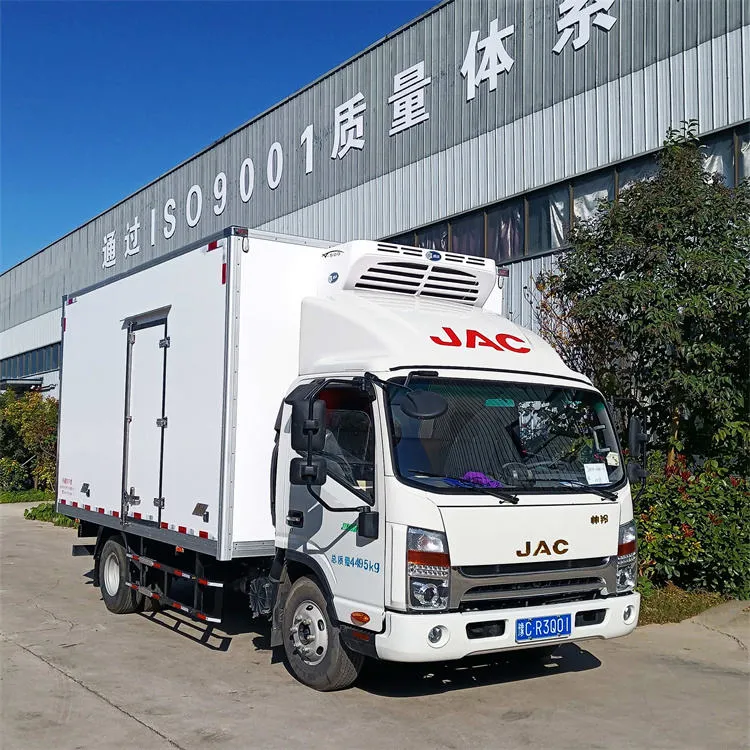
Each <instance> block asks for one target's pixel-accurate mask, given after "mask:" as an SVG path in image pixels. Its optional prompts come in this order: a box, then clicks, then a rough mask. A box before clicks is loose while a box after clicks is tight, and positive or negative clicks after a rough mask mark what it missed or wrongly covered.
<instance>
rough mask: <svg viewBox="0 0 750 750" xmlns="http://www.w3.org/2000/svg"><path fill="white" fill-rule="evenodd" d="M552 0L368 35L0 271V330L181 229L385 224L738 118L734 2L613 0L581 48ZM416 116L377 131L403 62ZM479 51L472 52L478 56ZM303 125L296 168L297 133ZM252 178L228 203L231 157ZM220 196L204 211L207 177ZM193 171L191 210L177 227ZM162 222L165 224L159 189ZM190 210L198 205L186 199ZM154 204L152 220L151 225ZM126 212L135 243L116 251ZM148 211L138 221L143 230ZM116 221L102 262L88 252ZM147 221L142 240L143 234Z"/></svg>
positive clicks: (487, 2) (440, 10)
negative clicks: (490, 66)
mask: <svg viewBox="0 0 750 750" xmlns="http://www.w3.org/2000/svg"><path fill="white" fill-rule="evenodd" d="M558 5H559V1H558V0H455V1H451V2H447V3H444V4H442V5H439V6H437V7H436V8H435V9H433V10H432V11H430V12H429V13H428V14H426V15H425V16H424V17H422V18H421V19H418V20H417V21H416V22H414V23H413V24H411V25H410V26H407V27H405V28H404V29H402V30H400V31H398V32H397V33H395V34H394V35H392V36H390V37H388V38H387V39H386V40H383V41H382V42H381V43H378V44H376V45H374V46H373V47H372V48H370V49H369V50H367V51H365V52H364V53H362V54H361V55H359V56H357V57H356V58H354V59H352V60H351V61H349V62H348V63H346V64H344V65H343V66H341V67H340V68H338V69H337V70H336V71H334V72H332V73H331V74H329V75H328V76H325V77H323V78H322V79H320V80H319V81H317V82H315V83H314V84H312V85H311V86H309V87H308V88H306V89H303V90H302V91H301V92H299V93H297V94H295V95H294V96H292V97H290V98H289V99H288V100H286V101H285V102H282V103H281V104H280V105H279V106H277V107H275V108H273V109H271V110H269V111H268V112H267V113H265V114H263V115H261V116H260V117H258V118H256V119H255V120H254V121H252V122H250V123H248V124H247V125H245V126H243V127H242V128H240V129H238V130H237V131H235V132H233V133H231V134H230V135H228V136H227V137H226V138H224V139H222V140H221V141H219V142H217V143H216V144H214V145H213V146H211V147H210V148H209V149H207V150H205V151H203V152H202V153H200V154H198V155H197V156H196V157H194V158H192V159H190V160H189V161H187V162H185V163H184V164H182V165H180V166H179V167H177V168H175V169H174V170H173V171H171V172H169V173H168V174H166V175H164V176H163V177H161V178H160V179H158V180H156V181H155V182H153V183H151V184H150V185H148V186H147V187H146V188H144V189H143V190H141V191H139V192H138V193H136V194H134V195H133V196H130V197H129V198H127V199H126V200H124V201H123V202H122V203H120V204H118V205H117V206H115V207H114V208H112V209H110V210H109V211H107V212H105V213H104V214H102V215H101V216H99V217H96V218H95V219H94V220H92V221H91V222H89V223H88V224H86V225H84V226H83V227H81V228H80V229H78V230H76V231H75V232H73V233H71V234H69V235H67V236H66V237H64V238H62V239H61V240H59V241H58V242H56V243H54V244H53V245H51V246H50V247H48V248H46V249H45V250H44V251H43V252H41V253H39V254H37V255H36V256H33V257H32V258H30V259H29V260H27V261H25V262H24V263H22V264H20V265H19V266H17V267H15V268H13V269H11V270H10V271H9V272H7V273H5V274H3V275H2V276H0V330H5V329H7V328H10V327H11V326H14V325H16V324H18V323H20V322H22V321H24V320H28V319H30V318H32V317H34V316H37V315H39V314H42V313H44V312H46V311H48V310H50V309H53V308H54V307H56V306H57V304H58V303H59V299H60V297H61V295H62V294H63V293H64V292H70V291H73V290H75V289H77V288H81V287H84V286H88V285H90V284H92V283H96V282H98V281H100V280H102V279H105V278H107V277H109V276H111V275H112V274H114V273H117V272H121V271H123V270H127V269H128V268H130V267H132V266H134V265H137V264H139V263H143V262H145V261H148V260H149V259H151V258H153V257H155V256H158V255H160V254H163V253H165V252H169V251H171V250H174V249H176V248H178V247H180V246H182V245H184V244H187V243H188V242H192V241H195V240H197V239H199V238H200V237H203V236H206V235H208V234H210V233H212V232H214V231H217V230H219V229H221V228H223V227H225V226H227V225H229V224H240V225H247V226H251V227H265V228H269V229H275V230H279V229H282V228H283V231H286V232H289V233H292V234H301V235H310V236H317V237H321V238H326V239H334V240H347V239H351V238H354V237H357V236H360V237H379V236H386V235H389V234H395V233H398V232H401V231H404V230H407V229H410V228H413V227H416V226H420V225H424V224H426V223H428V222H433V221H437V220H440V219H443V218H445V217H446V216H448V215H451V214H454V213H458V212H462V211H466V210H470V209H472V208H475V207H478V206H481V205H484V204H487V203H490V202H494V201H497V200H502V199H503V198H506V197H509V196H512V195H514V194H517V193H520V192H525V191H528V190H532V189H534V188H536V187H540V186H543V185H546V184H549V183H552V182H554V181H557V180H560V179H564V178H567V177H571V176H574V175H578V174H583V173H585V172H588V171H591V170H594V169H596V168H598V167H601V166H603V165H605V164H608V163H611V162H613V161H617V160H620V159H625V158H629V157H631V156H635V155H638V154H640V153H643V152H644V151H647V150H649V149H653V148H655V147H657V146H658V145H659V143H660V142H661V139H662V138H663V135H664V131H665V130H666V128H667V127H668V126H669V125H679V122H680V121H681V120H683V119H688V118H689V117H694V116H697V117H698V118H699V119H700V123H701V128H702V130H704V131H710V130H713V129H716V128H720V127H725V126H728V125H731V124H734V123H737V122H741V121H743V120H745V119H748V118H750V101H749V100H748V88H749V84H748V66H747V65H746V64H745V65H743V61H745V60H747V59H750V41H749V40H750V34H749V33H748V29H750V0H615V4H614V5H613V7H612V8H611V9H610V13H611V14H612V15H613V16H614V17H615V18H616V22H615V24H614V26H613V27H612V28H611V29H610V30H609V31H608V32H606V31H603V30H602V29H601V28H598V27H596V26H592V27H591V29H590V40H589V42H588V43H587V44H586V45H585V46H584V47H583V48H581V49H580V50H578V51H576V50H574V49H573V46H572V44H571V43H568V44H567V45H566V46H565V47H564V48H563V49H562V52H561V53H560V54H559V55H558V54H555V53H554V52H553V51H552V48H553V47H554V46H555V44H556V43H557V41H558V39H559V35H558V32H557V29H556V22H557V19H558ZM495 18H497V19H498V27H499V28H500V29H503V28H505V27H506V26H510V25H512V26H513V27H514V31H513V33H512V34H511V35H510V36H508V37H507V38H506V39H505V40H504V44H505V49H506V50H507V52H508V54H509V55H510V56H511V58H512V60H513V67H512V68H511V70H510V71H509V72H501V73H499V75H498V80H497V87H496V89H495V90H494V91H492V90H490V89H489V85H488V84H489V81H487V80H485V81H484V82H481V83H480V84H479V86H478V87H477V89H476V95H475V97H474V98H473V99H472V100H471V101H467V83H466V79H465V78H464V77H463V76H462V74H461V68H462V65H463V62H464V57H465V55H466V52H467V45H468V43H469V40H470V38H471V35H472V32H477V33H478V39H480V40H483V39H485V38H486V37H487V36H488V34H489V29H490V22H491V21H493V20H494V19H495ZM422 60H423V61H424V69H425V75H426V76H429V77H430V79H431V82H430V84H429V85H428V86H426V87H425V89H424V91H425V107H426V111H427V112H428V113H429V115H430V117H429V119H428V120H427V121H425V122H422V123H420V124H418V125H415V126H413V127H411V128H409V129H407V130H405V131H403V132H401V133H398V134H396V135H394V136H389V135H388V130H389V128H390V125H391V119H392V107H391V105H389V104H388V97H389V96H390V95H391V94H392V93H393V89H394V76H395V75H396V74H398V73H399V72H401V71H403V70H404V69H406V68H408V67H409V66H411V65H414V64H415V63H418V62H419V61H422ZM481 60H482V55H481V53H479V52H478V53H477V55H476V56H475V65H476V66H477V69H479V68H480V66H481ZM358 92H361V93H362V94H363V96H364V97H365V102H366V111H365V113H364V123H363V137H364V140H365V146H364V148H363V149H362V150H358V149H352V150H350V151H349V152H348V153H347V154H346V155H345V156H344V157H343V158H340V159H339V158H332V157H331V152H332V149H333V141H334V135H335V132H334V131H335V128H334V110H335V108H336V107H337V106H339V105H340V104H342V103H343V102H345V101H346V100H347V99H350V98H351V97H352V96H354V95H355V94H357V93H358ZM308 126H312V129H313V139H312V171H311V172H310V173H307V172H306V169H305V167H306V148H305V146H304V145H302V143H301V137H302V134H303V133H304V132H305V129H306V128H307V127H308ZM273 143H278V144H280V147H281V149H282V151H283V171H282V174H281V181H280V184H279V185H278V187H277V188H275V189H272V188H271V187H270V186H269V183H268V179H267V157H268V154H269V149H270V148H271V145H272V144H273ZM248 158H250V159H252V164H253V169H254V188H253V191H252V196H251V197H250V198H249V200H247V201H243V200H242V199H241V195H240V187H241V186H240V182H241V165H242V164H243V161H244V160H245V159H248ZM220 172H224V173H225V175H226V186H227V200H226V208H225V209H224V210H223V211H222V212H221V213H220V214H219V215H216V214H215V211H214V208H213V207H214V204H215V200H214V197H213V192H214V184H215V180H216V178H217V175H218V174H219V173H220ZM192 186H197V187H196V188H195V189H196V190H197V189H199V190H200V193H201V195H202V213H201V216H200V220H199V221H198V222H197V224H196V225H195V226H192V227H191V226H188V223H187V212H188V209H187V207H186V201H187V198H188V194H189V191H190V189H191V187H192ZM170 199H171V200H174V202H175V210H174V216H175V224H176V226H175V231H174V234H173V235H171V236H170V237H166V236H165V235H164V229H165V221H164V218H163V213H164V209H165V204H167V201H169V200H170ZM192 205H193V207H195V205H196V203H195V201H194V202H193V204H192ZM152 212H153V215H154V221H153V223H152ZM136 217H137V218H138V221H139V224H140V227H141V228H140V231H139V240H140V250H139V252H138V253H137V254H135V255H131V256H129V257H124V255H123V250H124V243H125V234H126V227H127V226H128V224H132V223H133V222H134V221H135V219H136ZM152 226H153V230H152ZM113 231H114V232H115V239H116V253H117V255H116V265H115V267H114V268H104V267H102V261H103V257H104V256H103V253H102V250H103V246H104V238H105V235H107V234H108V233H110V232H113ZM152 231H153V241H152Z"/></svg>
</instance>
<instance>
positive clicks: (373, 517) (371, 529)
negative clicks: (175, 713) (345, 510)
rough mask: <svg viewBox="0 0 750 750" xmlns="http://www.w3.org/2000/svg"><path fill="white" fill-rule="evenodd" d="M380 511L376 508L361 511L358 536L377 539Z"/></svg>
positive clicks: (358, 519)
mask: <svg viewBox="0 0 750 750" xmlns="http://www.w3.org/2000/svg"><path fill="white" fill-rule="evenodd" d="M379 525H380V513H378V511H376V510H371V511H366V510H363V511H360V513H359V517H358V518H357V536H359V537H362V539H377V538H378V527H379Z"/></svg>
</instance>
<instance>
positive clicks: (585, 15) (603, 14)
mask: <svg viewBox="0 0 750 750" xmlns="http://www.w3.org/2000/svg"><path fill="white" fill-rule="evenodd" d="M614 2H615V0H562V1H561V2H560V5H559V7H558V13H559V15H560V18H559V20H558V21H557V31H558V32H559V33H560V38H559V39H558V40H557V44H555V46H554V47H553V48H552V51H553V52H554V53H555V54H557V55H559V54H560V53H561V52H562V51H563V48H564V47H565V45H566V44H567V43H568V42H569V41H570V39H571V38H572V36H573V34H574V33H575V34H576V37H575V39H573V49H574V50H579V49H581V47H585V46H586V44H588V41H589V39H590V38H591V25H592V24H593V25H594V26H598V27H599V28H600V29H604V30H605V31H609V30H610V29H611V28H612V27H613V26H614V25H615V23H616V22H617V19H616V18H615V17H614V16H610V15H609V13H607V11H608V10H609V9H610V8H611V7H612V5H613V4H614ZM574 29H575V31H574Z"/></svg>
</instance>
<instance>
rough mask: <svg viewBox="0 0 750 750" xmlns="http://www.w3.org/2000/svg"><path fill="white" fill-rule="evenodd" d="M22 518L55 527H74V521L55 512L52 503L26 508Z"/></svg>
mask: <svg viewBox="0 0 750 750" xmlns="http://www.w3.org/2000/svg"><path fill="white" fill-rule="evenodd" d="M23 517H24V518H28V519H29V520H30V521H49V523H52V524H54V525H55V526H75V525H76V521H75V519H73V518H68V517H67V516H63V515H61V514H60V513H57V512H56V511H55V504H54V503H40V504H39V505H35V506H33V507H32V508H26V510H25V511H24V512H23Z"/></svg>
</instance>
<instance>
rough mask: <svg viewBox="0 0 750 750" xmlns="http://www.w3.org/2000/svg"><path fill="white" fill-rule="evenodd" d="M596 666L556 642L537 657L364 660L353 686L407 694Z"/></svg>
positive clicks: (527, 654) (584, 653) (591, 657)
mask: <svg viewBox="0 0 750 750" xmlns="http://www.w3.org/2000/svg"><path fill="white" fill-rule="evenodd" d="M600 666H601V661H599V659H597V658H596V657H595V656H594V655H593V654H592V653H591V652H589V651H586V650H584V649H582V648H580V646H577V645H576V644H574V643H566V644H564V645H562V646H560V647H559V648H557V649H556V650H555V651H554V652H553V654H552V655H551V656H547V657H546V658H543V657H539V656H538V655H536V654H534V652H533V650H529V651H518V652H514V653H509V654H505V655H500V654H491V655H487V656H484V657H477V656H474V657H469V658H467V659H464V660H462V661H460V662H446V663H429V664H396V663H392V662H378V661H370V660H368V661H367V662H366V663H365V666H364V669H363V670H362V674H361V675H360V677H359V681H358V682H357V687H358V688H360V689H361V690H364V691H366V692H368V693H373V694H374V695H381V696H386V697H390V698H408V697H414V696H420V695H433V694H436V693H447V692H451V691H454V690H465V689H466V688H475V687H479V686H482V685H501V684H503V683H514V682H518V681H521V680H532V679H543V678H552V677H554V676H555V675H560V674H565V673H568V672H585V671H588V670H590V669H596V668H598V667H600ZM505 718H509V717H505ZM515 718H523V717H515Z"/></svg>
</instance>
